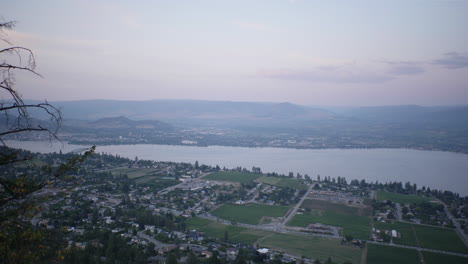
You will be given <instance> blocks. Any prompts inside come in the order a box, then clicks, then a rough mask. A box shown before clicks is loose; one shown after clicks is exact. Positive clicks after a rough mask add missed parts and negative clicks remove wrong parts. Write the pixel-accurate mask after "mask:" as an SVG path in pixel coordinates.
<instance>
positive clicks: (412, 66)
mask: <svg viewBox="0 0 468 264" xmlns="http://www.w3.org/2000/svg"><path fill="white" fill-rule="evenodd" d="M386 63H387V64H388V65H390V70H389V71H388V73H389V74H392V75H417V74H421V73H424V72H425V70H424V68H423V67H422V66H421V65H420V63H418V62H414V61H387V62H386Z"/></svg>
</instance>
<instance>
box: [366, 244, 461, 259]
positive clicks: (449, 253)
mask: <svg viewBox="0 0 468 264" xmlns="http://www.w3.org/2000/svg"><path fill="white" fill-rule="evenodd" d="M366 242H367V243H369V244H375V245H383V246H391V247H399V248H408V249H415V250H420V251H427V252H434V253H440V254H446V255H452V256H459V257H464V258H468V254H462V253H456V252H450V251H443V250H437V249H429V248H422V247H412V246H404V245H398V244H387V243H381V242H376V241H371V240H367V241H366Z"/></svg>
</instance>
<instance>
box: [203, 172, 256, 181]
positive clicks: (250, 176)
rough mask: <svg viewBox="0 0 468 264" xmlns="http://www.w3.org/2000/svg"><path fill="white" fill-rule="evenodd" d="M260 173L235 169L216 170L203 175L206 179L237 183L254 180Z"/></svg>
mask: <svg viewBox="0 0 468 264" xmlns="http://www.w3.org/2000/svg"><path fill="white" fill-rule="evenodd" d="M260 176H262V175H261V174H256V173H249V172H237V171H218V172H214V173H211V174H209V175H207V176H205V177H204V179H206V180H213V181H230V182H238V183H249V182H253V181H254V180H256V179H257V178H258V177H260Z"/></svg>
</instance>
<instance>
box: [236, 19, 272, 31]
mask: <svg viewBox="0 0 468 264" xmlns="http://www.w3.org/2000/svg"><path fill="white" fill-rule="evenodd" d="M233 24H234V25H236V26H238V27H241V28H244V29H249V30H255V31H271V30H272V27H270V26H268V25H266V24H262V23H258V22H250V21H235V22H233Z"/></svg>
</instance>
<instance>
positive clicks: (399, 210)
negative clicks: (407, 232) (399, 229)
mask: <svg viewBox="0 0 468 264" xmlns="http://www.w3.org/2000/svg"><path fill="white" fill-rule="evenodd" d="M395 207H396V218H397V220H398V221H402V220H403V219H402V218H403V217H402V215H403V213H402V211H401V205H400V204H399V203H395Z"/></svg>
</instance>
